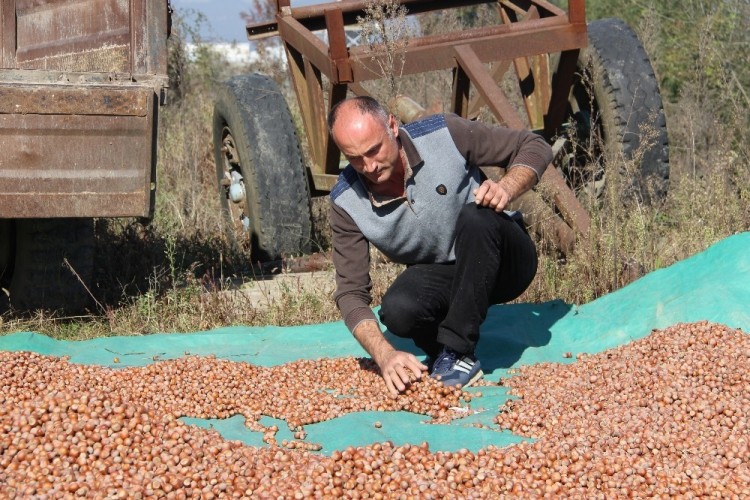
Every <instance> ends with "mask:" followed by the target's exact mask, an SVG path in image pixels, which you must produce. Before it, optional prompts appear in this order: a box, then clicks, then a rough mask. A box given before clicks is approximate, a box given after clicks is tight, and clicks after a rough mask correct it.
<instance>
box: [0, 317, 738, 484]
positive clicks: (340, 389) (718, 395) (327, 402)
mask: <svg viewBox="0 0 750 500" xmlns="http://www.w3.org/2000/svg"><path fill="white" fill-rule="evenodd" d="M562 357H563V356H562V355H561V358H562ZM511 375H512V376H511V377H510V378H507V379H503V380H501V382H500V383H501V384H503V385H506V386H508V387H509V388H510V390H511V393H512V394H514V395H515V396H517V398H515V399H511V400H509V401H508V402H507V403H505V404H504V405H503V406H501V407H499V408H497V409H496V411H497V417H496V419H495V427H494V428H495V430H497V431H501V430H505V429H509V430H511V431H513V432H514V433H516V434H519V435H521V436H525V437H527V438H528V439H527V440H525V441H524V442H522V443H520V444H515V445H512V446H507V447H502V448H501V447H493V446H489V447H487V448H483V449H481V450H479V451H476V452H471V451H468V450H466V449H459V451H455V452H442V451H436V452H433V451H431V450H430V448H429V444H428V443H414V444H411V445H403V446H396V445H394V444H393V443H391V442H383V443H375V444H372V445H369V446H363V447H349V448H346V449H343V450H335V451H333V452H331V453H329V454H323V453H321V452H320V450H321V447H322V444H323V443H313V442H309V440H308V439H307V434H306V432H305V426H306V425H309V424H313V423H316V422H321V421H324V420H330V419H335V418H337V417H340V416H342V415H345V414H347V413H351V412H357V411H365V410H370V411H383V412H385V411H408V412H413V413H418V414H422V415H425V416H426V418H425V420H426V421H428V422H429V423H432V424H440V423H447V422H449V421H451V420H453V419H456V418H460V417H461V416H462V415H465V412H457V411H455V408H457V407H462V406H463V407H466V406H467V405H468V404H469V402H470V401H471V398H472V397H473V398H477V399H479V400H481V393H477V392H473V393H469V392H467V391H463V390H461V389H456V388H448V387H445V386H444V385H442V384H441V383H440V382H439V381H436V380H433V379H430V378H429V377H423V378H421V379H419V380H415V381H414V382H413V383H412V384H411V386H410V387H409V389H408V391H407V392H406V393H404V394H402V395H400V396H398V397H396V398H392V397H390V396H389V395H388V394H387V391H386V390H385V386H384V383H383V380H382V378H381V377H380V375H379V374H378V371H377V367H376V366H375V365H374V364H373V363H372V361H371V360H368V359H360V358H354V357H349V358H337V359H318V360H298V361H295V362H292V363H287V364H284V365H280V366H275V367H262V366H256V365H252V364H249V363H244V362H232V361H227V360H222V359H216V358H213V357H199V356H186V357H183V358H180V359H176V360H168V361H160V362H156V363H153V364H151V365H148V366H145V367H135V368H104V367H97V366H84V365H77V364H73V363H70V362H69V361H68V360H67V359H61V358H55V357H49V356H42V355H39V354H34V353H28V352H1V353H0V497H3V498H5V497H10V498H13V497H15V498H29V497H36V498H67V497H75V496H81V497H92V498H105V497H107V498H109V497H113V498H117V497H127V498H140V497H147V496H158V497H162V498H193V497H201V498H240V497H253V498H262V497H275V498H281V497H283V498H306V497H332V496H346V497H355V498H394V497H396V498H443V497H448V498H496V497H498V496H499V495H508V496H524V497H543V496H560V495H565V496H577V497H585V498H589V497H621V496H622V497H625V496H633V495H636V496H650V497H653V496H660V497H673V496H688V497H692V496H704V495H706V496H709V495H711V496H719V497H745V496H750V427H748V423H747V422H748V412H750V340H748V336H747V335H746V334H744V333H743V332H742V331H740V330H734V329H731V328H727V327H725V326H722V325H717V324H712V323H707V322H701V323H693V324H679V325H675V326H673V327H670V328H667V329H664V330H656V331H653V332H652V333H651V334H650V335H649V336H648V337H646V338H643V339H641V340H637V341H633V342H631V343H629V344H627V345H624V346H621V347H618V348H615V349H611V350H608V351H605V352H602V353H598V354H591V355H583V354H580V355H579V356H577V359H575V360H565V359H562V360H561V362H560V363H542V364H538V365H533V366H526V367H523V368H520V369H518V370H515V373H512V374H511ZM490 384H491V383H490V382H484V385H490ZM234 415H243V416H245V418H246V422H247V426H248V427H249V428H250V429H252V430H254V431H258V432H261V433H262V434H263V439H264V441H265V442H266V445H265V446H263V447H254V446H249V445H246V444H244V443H242V442H239V441H231V440H226V439H224V438H222V437H221V436H220V435H219V434H218V433H217V432H216V431H214V430H210V429H203V428H199V427H196V426H191V425H187V424H185V423H183V421H181V420H180V419H179V418H180V417H182V416H190V417H197V418H227V417H231V416H234ZM263 416H270V417H274V418H277V419H282V420H284V421H286V422H287V424H288V426H289V429H290V431H291V432H292V435H293V437H294V438H293V439H288V440H283V441H279V440H277V439H276V434H277V431H278V428H277V427H276V426H264V425H262V424H261V417H263ZM342 431H343V430H342ZM346 431H347V432H351V431H352V430H351V429H347V430H346ZM446 432H450V427H446ZM457 444H458V446H457V447H458V448H460V443H457Z"/></svg>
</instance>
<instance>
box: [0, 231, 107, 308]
mask: <svg viewBox="0 0 750 500" xmlns="http://www.w3.org/2000/svg"><path fill="white" fill-rule="evenodd" d="M0 235H3V236H4V237H6V238H7V239H6V240H5V241H6V243H5V244H4V245H3V247H2V248H0V285H2V289H3V292H4V293H3V295H4V296H5V305H6V306H9V307H10V308H12V309H13V310H15V311H19V312H30V311H35V310H40V309H44V310H51V311H60V312H63V313H66V314H76V313H80V312H82V311H84V310H86V308H87V307H89V306H90V305H91V303H92V297H91V295H90V289H91V283H92V281H93V274H94V221H93V219H15V220H7V219H5V220H2V221H0Z"/></svg>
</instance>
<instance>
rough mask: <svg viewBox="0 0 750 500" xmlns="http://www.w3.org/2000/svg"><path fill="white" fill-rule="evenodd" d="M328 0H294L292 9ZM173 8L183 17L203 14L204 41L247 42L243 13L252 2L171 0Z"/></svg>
mask: <svg viewBox="0 0 750 500" xmlns="http://www.w3.org/2000/svg"><path fill="white" fill-rule="evenodd" d="M325 1H328V0H292V7H301V6H303V5H311V4H315V3H324V2H325ZM171 2H172V8H173V9H175V10H176V11H177V12H178V13H183V15H185V14H188V13H189V12H190V11H196V12H200V13H202V14H203V15H204V16H205V17H206V19H207V26H202V29H201V31H200V35H201V37H202V38H203V39H204V41H216V42H245V41H247V35H246V33H245V22H244V21H243V20H242V18H241V17H240V12H241V11H243V10H244V11H248V10H250V6H251V5H252V0H171Z"/></svg>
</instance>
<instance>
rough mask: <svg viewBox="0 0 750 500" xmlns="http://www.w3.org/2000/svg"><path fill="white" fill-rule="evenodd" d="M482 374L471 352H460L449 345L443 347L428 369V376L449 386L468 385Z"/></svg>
mask: <svg viewBox="0 0 750 500" xmlns="http://www.w3.org/2000/svg"><path fill="white" fill-rule="evenodd" d="M482 376H484V372H482V365H481V363H480V362H479V360H478V359H477V358H476V357H474V355H473V354H461V353H459V352H456V351H454V350H453V349H451V348H450V347H443V350H442V351H441V352H440V354H438V356H437V358H435V362H434V363H433V364H432V367H431V369H430V377H432V378H436V379H438V380H440V381H441V382H442V383H443V384H445V385H447V386H449V387H453V386H459V387H468V386H470V385H471V384H473V383H474V382H476V381H477V380H479V379H480V378H482Z"/></svg>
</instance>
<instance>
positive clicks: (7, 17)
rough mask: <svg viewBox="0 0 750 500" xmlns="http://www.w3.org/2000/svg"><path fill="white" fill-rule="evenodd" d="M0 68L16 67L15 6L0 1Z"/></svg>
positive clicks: (12, 2)
mask: <svg viewBox="0 0 750 500" xmlns="http://www.w3.org/2000/svg"><path fill="white" fill-rule="evenodd" d="M0 2H1V3H0V67H2V68H9V69H14V68H15V67H16V4H15V0H0Z"/></svg>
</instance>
